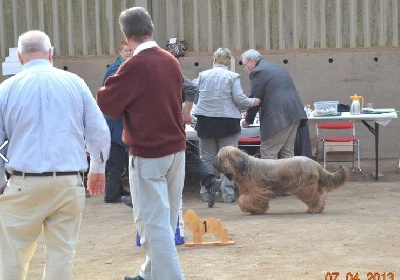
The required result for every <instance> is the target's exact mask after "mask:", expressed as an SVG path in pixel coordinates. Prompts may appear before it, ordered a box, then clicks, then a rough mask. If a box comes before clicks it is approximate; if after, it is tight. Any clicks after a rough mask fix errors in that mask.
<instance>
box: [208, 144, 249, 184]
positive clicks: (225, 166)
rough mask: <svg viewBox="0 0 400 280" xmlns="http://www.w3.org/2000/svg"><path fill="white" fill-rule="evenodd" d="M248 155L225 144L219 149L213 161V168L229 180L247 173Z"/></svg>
mask: <svg viewBox="0 0 400 280" xmlns="http://www.w3.org/2000/svg"><path fill="white" fill-rule="evenodd" d="M248 161H249V156H248V155H247V154H246V153H245V152H242V151H241V150H240V149H238V148H236V147H234V146H226V147H223V148H221V149H220V150H219V152H218V154H217V157H216V159H215V162H214V166H215V168H216V169H217V170H218V171H219V172H221V173H222V174H224V175H225V176H226V177H227V178H228V179H229V180H232V179H233V180H234V179H235V177H238V176H243V175H245V174H246V173H247V168H248Z"/></svg>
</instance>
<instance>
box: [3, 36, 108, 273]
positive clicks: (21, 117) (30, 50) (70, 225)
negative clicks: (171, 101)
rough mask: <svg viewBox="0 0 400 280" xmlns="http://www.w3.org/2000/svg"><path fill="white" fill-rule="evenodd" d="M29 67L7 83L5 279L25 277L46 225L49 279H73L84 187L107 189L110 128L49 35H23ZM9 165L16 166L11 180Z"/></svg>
mask: <svg viewBox="0 0 400 280" xmlns="http://www.w3.org/2000/svg"><path fill="white" fill-rule="evenodd" d="M18 57H19V60H20V62H21V64H22V65H23V67H22V71H21V72H20V73H18V74H17V75H15V76H13V77H11V78H9V79H8V80H6V81H4V82H3V83H2V84H1V85H0V141H1V143H3V142H6V141H8V144H7V147H6V148H7V153H6V155H5V156H6V161H3V160H0V174H2V176H0V221H1V222H0V236H1V238H0V262H1V263H0V280H8V279H13V280H22V279H26V274H27V270H28V267H29V262H30V260H31V258H32V256H33V254H34V252H35V248H36V244H37V240H38V238H39V236H40V234H41V232H42V231H43V236H44V241H45V245H46V259H45V261H46V267H45V270H44V276H43V279H47V280H50V279H52V280H53V279H58V280H60V279H72V275H73V271H72V270H73V257H74V251H75V248H76V246H77V243H78V239H79V230H80V223H81V218H82V210H83V207H84V203H85V189H84V187H83V182H82V174H83V172H84V171H85V170H87V167H88V166H87V165H88V163H87V158H86V152H88V153H90V156H91V163H90V170H89V174H88V182H87V187H88V191H89V193H90V194H91V195H97V194H100V193H102V192H103V191H104V185H105V175H104V171H105V162H106V160H107V158H108V155H109V149H110V132H109V129H108V126H107V124H106V122H105V120H104V117H103V115H102V113H101V112H100V109H99V108H98V106H97V104H96V102H95V100H94V98H93V96H92V94H91V92H90V90H89V88H88V86H87V85H86V84H85V82H84V81H83V80H82V79H81V78H79V77H78V76H77V75H75V74H73V73H69V72H66V71H63V70H59V69H56V68H54V67H53V65H52V50H51V43H50V39H49V37H48V36H47V35H46V34H45V33H43V32H41V31H37V30H34V31H29V32H26V33H24V34H22V35H21V36H20V37H19V40H18ZM5 169H7V171H8V172H9V173H10V174H11V178H10V179H9V180H8V182H7V181H6V178H5V176H4V174H5Z"/></svg>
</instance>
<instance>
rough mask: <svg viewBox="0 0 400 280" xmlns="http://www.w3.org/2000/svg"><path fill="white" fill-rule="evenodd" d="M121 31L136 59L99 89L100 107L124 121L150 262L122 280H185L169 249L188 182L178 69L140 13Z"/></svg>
mask: <svg viewBox="0 0 400 280" xmlns="http://www.w3.org/2000/svg"><path fill="white" fill-rule="evenodd" d="M119 23H120V27H121V30H122V32H123V33H124V36H125V39H126V41H127V43H128V45H129V46H130V47H131V49H132V50H133V56H132V57H131V58H129V59H128V60H127V61H126V62H125V63H124V64H123V65H122V66H121V67H120V68H119V69H118V71H117V73H116V74H115V75H114V76H111V77H109V78H108V79H107V81H106V82H105V85H104V86H103V87H102V88H100V89H99V91H98V93H97V103H98V105H99V107H100V108H101V110H102V112H103V113H104V114H106V115H107V116H110V117H112V118H118V117H122V119H123V126H124V131H123V137H122V139H123V141H124V142H125V143H126V144H127V145H129V148H130V151H129V153H130V159H129V160H130V161H129V183H130V189H131V193H132V199H133V212H134V219H135V223H136V227H137V230H138V233H139V235H140V236H141V240H140V242H141V244H142V247H143V248H144V249H145V251H146V254H147V256H146V261H145V263H144V264H143V265H142V266H141V270H140V275H138V276H130V275H126V276H125V278H124V279H125V280H132V279H136V280H140V279H153V280H158V279H166V280H168V279H170V280H172V279H173V280H179V279H184V276H183V273H182V270H181V267H180V263H179V257H178V253H177V250H176V247H175V242H174V232H175V228H176V225H177V220H178V212H179V207H180V201H181V197H182V189H183V185H184V176H185V148H186V144H185V138H186V136H185V130H184V128H183V125H182V124H183V118H182V86H183V79H182V71H181V67H180V65H179V62H178V61H177V59H176V58H174V57H173V56H172V55H171V54H170V53H168V52H167V51H165V50H163V49H162V48H160V47H158V45H157V43H156V42H155V41H154V40H153V28H154V27H153V22H152V20H151V18H150V15H149V14H148V12H147V11H146V10H145V9H144V8H139V7H133V8H130V9H127V10H125V11H123V12H122V13H121V15H120V18H119Z"/></svg>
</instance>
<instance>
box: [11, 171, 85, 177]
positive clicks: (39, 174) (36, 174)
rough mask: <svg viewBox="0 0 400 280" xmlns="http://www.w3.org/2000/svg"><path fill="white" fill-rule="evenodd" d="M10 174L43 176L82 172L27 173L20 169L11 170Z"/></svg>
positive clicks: (78, 173)
mask: <svg viewBox="0 0 400 280" xmlns="http://www.w3.org/2000/svg"><path fill="white" fill-rule="evenodd" d="M11 174H12V175H16V176H33V177H43V176H68V175H80V174H82V172H79V171H69V172H43V173H27V172H21V171H13V172H12V173H11Z"/></svg>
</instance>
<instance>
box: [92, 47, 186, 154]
mask: <svg viewBox="0 0 400 280" xmlns="http://www.w3.org/2000/svg"><path fill="white" fill-rule="evenodd" d="M182 77H183V76H182V71H181V67H180V65H179V62H178V61H177V60H176V58H174V57H173V56H172V55H171V54H170V53H169V52H167V51H165V50H163V49H161V48H159V47H154V48H149V49H145V50H142V51H141V52H139V53H138V54H137V55H135V56H133V57H131V58H130V59H128V60H127V61H126V62H125V63H123V64H122V65H121V66H120V68H119V69H118V71H117V73H116V74H115V75H114V76H111V77H109V78H108V79H107V81H106V82H105V84H104V86H103V87H101V88H100V89H99V91H98V92H97V103H98V105H99V107H100V109H101V111H102V112H103V113H104V114H105V115H107V116H109V117H111V118H118V117H122V119H123V125H124V130H123V134H122V140H123V141H124V142H125V143H126V144H127V145H129V147H130V154H131V155H134V156H139V157H144V158H158V157H163V156H166V155H170V154H173V153H177V152H180V151H184V150H185V147H186V143H185V138H186V135H185V130H184V127H183V119H182V87H183V78H182Z"/></svg>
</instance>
